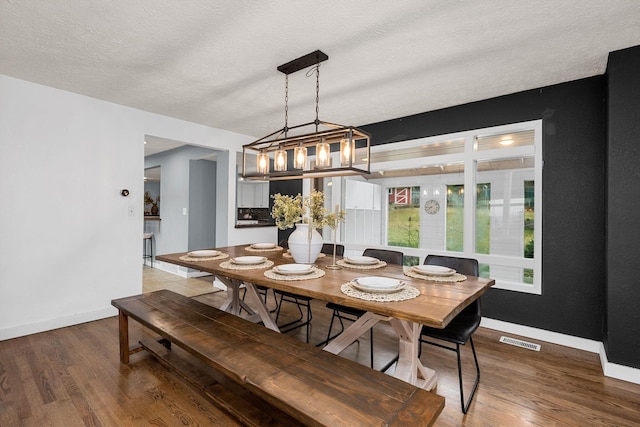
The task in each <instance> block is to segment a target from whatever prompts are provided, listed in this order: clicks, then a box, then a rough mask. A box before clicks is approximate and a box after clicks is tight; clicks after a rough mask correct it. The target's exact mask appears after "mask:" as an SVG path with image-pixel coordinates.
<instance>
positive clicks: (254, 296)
mask: <svg viewBox="0 0 640 427" xmlns="http://www.w3.org/2000/svg"><path fill="white" fill-rule="evenodd" d="M217 277H218V280H220V281H221V282H222V283H224V284H225V285H226V286H227V292H228V293H230V296H229V297H228V298H227V300H226V301H225V302H224V303H223V304H222V305H221V306H220V310H223V311H226V312H227V313H231V314H235V315H236V316H239V315H240V310H241V309H242V310H245V311H246V312H247V313H248V314H249V320H254V321H257V319H258V318H259V319H260V320H261V321H262V323H264V325H265V326H266V327H267V328H269V329H272V330H274V331H276V332H280V329H278V326H277V325H276V323H275V322H274V321H273V319H271V316H270V315H269V310H268V309H267V306H266V304H265V303H264V301H263V300H262V299H261V298H260V296H259V295H258V291H257V290H256V287H255V285H253V283H244V282H242V281H241V280H236V279H230V278H228V277H224V276H217ZM243 283H244V285H245V288H246V292H247V296H248V297H249V302H251V303H252V305H253V306H254V307H256V308H255V310H256V311H257V312H256V311H254V309H253V308H252V307H250V306H249V305H248V304H246V303H245V302H244V301H242V299H241V298H240V285H242V284H243Z"/></svg>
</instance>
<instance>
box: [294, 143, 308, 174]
mask: <svg viewBox="0 0 640 427" xmlns="http://www.w3.org/2000/svg"><path fill="white" fill-rule="evenodd" d="M306 164H307V147H296V148H295V149H294V150H293V167H294V168H295V169H304V168H305V166H306Z"/></svg>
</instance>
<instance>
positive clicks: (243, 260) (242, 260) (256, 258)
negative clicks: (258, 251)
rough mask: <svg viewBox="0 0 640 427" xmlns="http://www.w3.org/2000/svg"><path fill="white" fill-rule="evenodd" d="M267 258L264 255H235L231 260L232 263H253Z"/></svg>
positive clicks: (261, 261) (258, 262) (260, 262)
mask: <svg viewBox="0 0 640 427" xmlns="http://www.w3.org/2000/svg"><path fill="white" fill-rule="evenodd" d="M266 260H267V258H266V257H263V256H237V257H235V258H233V259H232V260H231V262H233V263H234V264H240V265H253V264H262V263H263V262H265V261H266Z"/></svg>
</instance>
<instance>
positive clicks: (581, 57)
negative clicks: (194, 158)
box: [0, 0, 640, 137]
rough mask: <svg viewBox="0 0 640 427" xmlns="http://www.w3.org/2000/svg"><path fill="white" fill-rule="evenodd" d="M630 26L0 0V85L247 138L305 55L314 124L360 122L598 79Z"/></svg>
mask: <svg viewBox="0 0 640 427" xmlns="http://www.w3.org/2000/svg"><path fill="white" fill-rule="evenodd" d="M639 28H640V2H638V1H635V0H617V1H601V0H576V1H574V0H564V1H552V0H549V1H527V2H524V1H512V0H502V1H499V0H488V1H480V0H478V1H470V0H467V1H462V0H457V1H456V0H449V1H444V0H439V1H435V0H414V1H407V0H394V1H344V0H315V1H273V0H272V1H248V0H218V1H211V0H183V1H179V2H178V1H168V0H137V1H130V0H112V1H98V0H93V1H77V0H68V1H62V0H34V1H11V0H0V74H5V75H8V76H12V77H17V78H20V79H24V80H28V81H32V82H36V83H41V84H44V85H47V86H52V87H56V88H60V89H64V90H68V91H72V92H77V93H80V94H84V95H88V96H91V97H95V98H99V99H103V100H107V101H111V102H115V103H118V104H123V105H127V106H131V107H135V108H139V109H142V110H146V111H151V112H155V113H160V114H164V115H168V116H172V117H176V118H180V119H184V120H189V121H192V122H196V123H202V124H205V125H208V126H212V127H216V128H221V129H226V130H230V131H235V132H239V133H242V134H245V135H250V136H253V137H259V136H263V135H265V134H267V133H270V132H271V131H274V130H276V129H278V128H280V127H282V125H283V124H284V75H283V74H281V73H279V72H278V71H276V67H277V66H278V65H280V64H283V63H286V62H288V61H290V60H292V59H295V58H297V57H299V56H302V55H304V54H307V53H309V52H312V51H314V50H316V49H320V50H322V51H323V52H325V53H326V54H327V55H329V60H328V61H326V62H324V63H322V66H321V68H320V69H321V72H320V119H322V120H326V121H329V122H334V123H340V124H345V125H356V126H359V125H363V124H367V123H373V122H378V121H382V120H387V119H392V118H395V117H401V116H406V115H410V114H415V113H420V112H424V111H429V110H434V109H439V108H443V107H448V106H452V105H458V104H463V103H466V102H471V101H476V100H480V99H486V98H491V97H495V96H499V95H505V94H509V93H513V92H518V91H522V90H527V89H531V88H536V87H541V86H546V85H551V84H555V83H561V82H566V81H570V80H575V79H579V78H583V77H588V76H593V75H598V74H602V73H604V71H605V66H606V60H607V54H608V53H609V52H610V51H614V50H618V49H622V48H626V47H630V46H635V45H639V44H640V31H639ZM289 86H290V89H289V124H290V125H294V124H300V123H303V122H308V121H311V120H313V118H314V117H315V105H314V100H315V79H314V78H307V77H306V76H305V72H304V71H300V72H298V73H295V74H292V75H291V76H290V83H289Z"/></svg>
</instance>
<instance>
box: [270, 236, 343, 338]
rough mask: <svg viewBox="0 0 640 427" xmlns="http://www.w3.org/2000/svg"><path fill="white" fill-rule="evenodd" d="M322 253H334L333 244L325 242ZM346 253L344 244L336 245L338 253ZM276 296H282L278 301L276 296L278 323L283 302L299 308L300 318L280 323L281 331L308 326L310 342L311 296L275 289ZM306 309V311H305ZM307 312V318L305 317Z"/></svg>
mask: <svg viewBox="0 0 640 427" xmlns="http://www.w3.org/2000/svg"><path fill="white" fill-rule="evenodd" d="M320 252H321V253H323V254H325V255H328V254H331V255H333V244H331V243H324V244H323V245H322V249H321V251H320ZM343 253H344V246H343V245H336V255H340V256H342V254H343ZM274 292H275V295H276V296H279V297H280V300H279V301H278V300H277V298H276V304H277V310H276V324H277V323H278V318H279V317H280V310H281V309H282V304H283V303H285V302H289V303H293V304H295V305H296V308H297V309H298V314H299V316H298V318H297V319H295V320H292V321H290V322H287V323H285V324H283V325H278V328H280V331H281V332H289V331H292V330H294V329H298V328H301V327H303V326H304V327H306V334H307V336H306V341H307V342H309V327H310V326H311V319H312V318H313V314H312V312H311V298H308V297H303V296H300V295H296V294H293V293H291V292H284V291H274ZM303 309H304V311H303ZM305 312H306V318H305Z"/></svg>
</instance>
